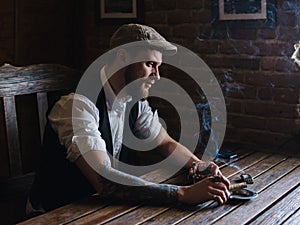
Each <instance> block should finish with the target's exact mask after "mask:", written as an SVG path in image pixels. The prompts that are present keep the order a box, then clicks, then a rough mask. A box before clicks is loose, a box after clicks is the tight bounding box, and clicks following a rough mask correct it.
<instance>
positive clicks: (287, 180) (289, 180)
mask: <svg viewBox="0 0 300 225" xmlns="http://www.w3.org/2000/svg"><path fill="white" fill-rule="evenodd" d="M299 177H300V167H298V168H297V169H296V170H295V171H293V172H291V173H289V174H287V175H286V176H284V177H283V178H282V179H280V180H279V181H277V182H276V183H275V184H274V185H272V186H271V187H269V188H268V189H267V190H264V193H263V194H260V195H259V196H258V197H257V198H256V199H255V201H251V202H246V203H245V204H243V207H239V208H237V209H236V210H235V211H234V214H235V215H238V218H236V216H233V215H232V216H228V215H227V216H226V217H223V218H221V219H220V220H218V221H217V222H215V223H214V224H222V225H225V224H232V223H234V220H233V219H234V218H236V219H238V220H237V221H239V222H243V223H247V222H251V221H252V220H254V219H255V218H256V217H257V215H258V214H260V213H261V212H264V211H266V210H267V209H268V208H270V207H271V206H272V205H273V204H274V202H276V201H278V200H279V199H280V198H282V197H283V196H284V195H285V194H286V193H287V192H289V190H290V189H292V188H294V187H295V186H297V185H298V184H297V183H296V184H295V181H296V180H297V179H299ZM298 181H299V180H298Z"/></svg>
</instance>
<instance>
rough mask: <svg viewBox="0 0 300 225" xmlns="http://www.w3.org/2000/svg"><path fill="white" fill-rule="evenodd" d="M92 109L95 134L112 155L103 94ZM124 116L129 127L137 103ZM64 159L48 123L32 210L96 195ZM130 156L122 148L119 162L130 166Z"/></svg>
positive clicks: (73, 166) (73, 167)
mask: <svg viewBox="0 0 300 225" xmlns="http://www.w3.org/2000/svg"><path fill="white" fill-rule="evenodd" d="M96 106H97V108H98V110H99V117H100V124H99V131H100V132H101V136H102V138H103V139H104V140H105V142H106V148H107V150H108V151H109V152H110V153H111V154H112V152H113V149H112V137H111V130H110V123H109V117H108V113H107V108H106V101H105V96H104V92H103V91H101V92H100V94H99V96H98V99H97V103H96ZM129 108H130V107H128V106H127V107H126V109H129ZM127 111H129V110H127ZM126 113H130V114H129V125H130V127H131V128H133V126H134V123H135V121H136V119H137V116H138V104H137V103H136V104H134V106H133V107H132V110H131V111H130V112H126ZM125 118H128V117H126V116H125ZM66 156H67V150H66V148H65V147H64V146H63V145H61V144H60V142H59V138H58V135H57V134H56V133H55V131H54V130H53V129H52V127H51V125H50V123H49V121H48V122H47V125H46V128H45V133H44V142H43V149H42V164H41V169H40V171H39V173H38V176H37V178H36V180H35V183H34V186H33V189H32V191H31V193H30V199H31V202H32V205H33V206H34V207H35V208H37V207H38V205H40V204H41V205H42V207H43V208H44V209H46V210H47V211H49V210H52V209H55V208H57V207H60V206H62V205H65V204H67V203H70V202H72V201H75V200H77V199H80V198H82V197H84V196H88V195H91V194H93V193H95V192H96V191H95V189H94V188H93V186H92V185H91V184H90V183H89V182H88V180H87V179H86V178H85V176H83V174H82V173H81V171H80V170H79V169H78V168H77V166H76V165H75V163H72V162H70V161H68V160H67V159H66ZM132 157H134V151H133V150H130V149H128V148H126V147H125V146H123V147H122V150H121V155H120V160H121V161H123V162H127V163H131V162H132Z"/></svg>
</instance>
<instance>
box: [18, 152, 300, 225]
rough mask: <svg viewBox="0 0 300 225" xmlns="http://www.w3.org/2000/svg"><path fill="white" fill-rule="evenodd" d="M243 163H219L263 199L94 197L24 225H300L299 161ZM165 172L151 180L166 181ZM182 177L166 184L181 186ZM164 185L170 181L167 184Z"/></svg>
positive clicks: (249, 157) (266, 156)
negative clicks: (170, 201) (180, 201)
mask: <svg viewBox="0 0 300 225" xmlns="http://www.w3.org/2000/svg"><path fill="white" fill-rule="evenodd" d="M236 152H237V154H238V158H235V159H232V160H231V161H222V162H221V161H218V162H217V163H218V164H219V165H220V168H221V171H222V173H223V174H224V175H226V176H227V177H228V178H229V179H230V180H231V181H232V182H234V180H235V179H237V178H239V177H240V174H241V171H244V172H246V173H249V174H250V175H251V176H252V177H253V178H254V184H251V185H249V186H248V188H249V189H251V190H254V191H256V192H258V197H257V198H255V199H251V200H247V201H233V202H229V203H227V204H225V205H223V206H218V205H217V204H216V202H214V201H209V202H206V203H203V204H199V205H195V206H187V205H181V206H174V207H168V206H149V205H142V204H133V203H131V204H125V203H118V202H107V201H104V200H103V199H101V198H99V196H97V195H95V196H90V197H88V198H86V199H83V200H81V201H78V202H75V203H72V204H69V205H66V206H64V207H61V208H58V209H55V210H53V211H51V212H48V213H45V214H43V215H41V216H38V217H35V218H32V219H30V220H27V221H24V222H22V223H20V224H22V225H25V224H76V225H77V224H85V225H86V224H104V223H105V224H205V225H206V224H233V225H235V224H246V223H247V224H289V225H290V224H295V225H296V224H297V225H298V224H300V186H299V183H300V182H299V181H300V167H299V165H300V158H298V157H289V156H284V155H276V154H271V153H262V152H249V151H248V152H246V151H243V150H239V151H236ZM160 173H161V171H155V172H153V173H150V174H147V175H146V176H145V178H146V179H148V180H151V181H155V182H163V180H161V178H160ZM184 179H186V174H182V173H181V174H178V175H177V176H174V177H173V178H171V179H169V180H167V181H166V182H167V183H181V182H182V181H183V180H184ZM164 182H165V181H164Z"/></svg>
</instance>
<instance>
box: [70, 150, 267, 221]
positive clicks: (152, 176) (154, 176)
mask: <svg viewBox="0 0 300 225" xmlns="http://www.w3.org/2000/svg"><path fill="white" fill-rule="evenodd" d="M240 154H241V156H243V155H244V156H245V157H246V156H248V155H249V154H250V153H246V152H243V151H241V153H240ZM248 157H250V160H251V159H253V160H254V159H255V160H261V159H262V158H264V157H266V154H265V153H254V154H253V155H251V156H248ZM244 161H245V159H243V158H242V162H244ZM220 163H221V164H222V162H220ZM245 163H246V162H245ZM248 163H249V160H248ZM161 173H163V174H165V172H164V171H163V170H157V171H153V172H151V173H149V174H147V175H145V176H143V178H145V179H147V180H151V181H154V182H162V181H163V180H162V179H161V177H160V176H159V174H161ZM163 177H164V176H163ZM185 180H186V176H182V173H179V175H178V176H175V177H173V178H170V179H169V180H168V181H167V182H166V183H183V182H185ZM114 207H116V206H114ZM139 207H141V205H135V206H122V207H121V208H118V210H115V211H111V210H110V208H109V207H106V208H102V209H100V210H99V211H95V213H90V214H89V215H87V216H86V217H84V218H79V219H78V220H76V221H74V224H75V223H76V224H89V223H104V222H108V221H111V220H113V219H114V218H118V217H120V216H124V215H125V216H126V215H127V213H128V212H132V211H133V210H134V211H136V210H137V209H138V208H139ZM137 211H139V210H137ZM163 211H165V208H163V209H162V211H161V212H163ZM103 215H104V216H103ZM106 215H110V218H108V217H107V216H106ZM136 218H137V217H136ZM123 221H124V220H123ZM71 224H73V223H71Z"/></svg>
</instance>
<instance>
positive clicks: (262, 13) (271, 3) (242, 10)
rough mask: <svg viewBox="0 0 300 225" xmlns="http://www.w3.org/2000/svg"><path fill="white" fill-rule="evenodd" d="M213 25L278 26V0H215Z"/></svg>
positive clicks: (243, 26)
mask: <svg viewBox="0 0 300 225" xmlns="http://www.w3.org/2000/svg"><path fill="white" fill-rule="evenodd" d="M212 2H213V12H212V15H213V25H214V26H217V27H218V28H222V27H239V28H242V29H243V28H270V29H274V28H275V27H276V11H277V6H276V0H213V1H212Z"/></svg>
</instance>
